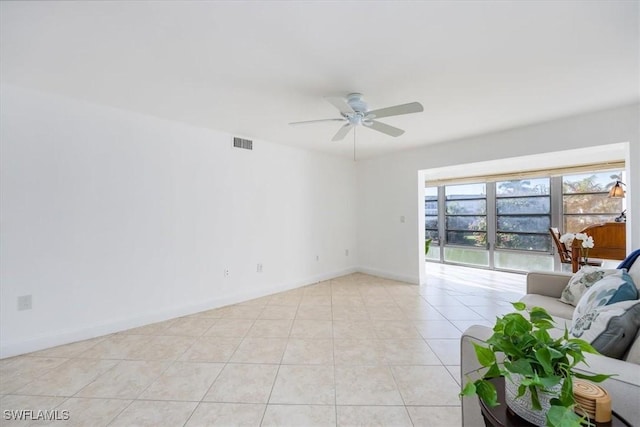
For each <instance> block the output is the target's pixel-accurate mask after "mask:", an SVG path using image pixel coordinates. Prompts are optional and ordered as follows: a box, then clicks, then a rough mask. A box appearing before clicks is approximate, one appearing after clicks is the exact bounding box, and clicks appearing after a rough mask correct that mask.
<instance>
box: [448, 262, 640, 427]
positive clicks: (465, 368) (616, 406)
mask: <svg viewBox="0 0 640 427" xmlns="http://www.w3.org/2000/svg"><path fill="white" fill-rule="evenodd" d="M629 274H630V275H631V276H632V278H633V279H634V282H635V283H636V285H640V262H636V263H634V264H633V266H632V267H631V269H630V270H629ZM569 278H571V274H567V273H547V272H531V273H529V274H528V275H527V295H525V296H524V297H523V298H522V299H521V301H523V302H525V303H526V304H527V305H528V306H530V307H531V306H538V307H544V308H545V309H546V310H547V311H548V312H549V314H551V315H552V316H553V317H554V319H555V320H556V324H557V326H558V330H557V331H556V332H557V333H561V331H563V330H564V325H565V324H566V325H567V327H570V326H571V317H572V314H573V309H574V307H573V306H570V305H568V304H564V303H562V302H560V301H559V300H558V298H559V297H560V294H561V293H562V290H563V289H564V287H565V286H566V284H567V283H568V281H569ZM491 334H492V330H491V328H488V327H485V326H479V325H476V326H471V327H470V328H469V329H467V330H466V331H465V332H464V334H463V336H462V338H461V363H460V365H461V366H460V371H461V379H462V385H464V383H465V382H466V375H467V374H469V373H470V372H473V371H475V370H476V369H478V368H479V367H480V364H479V363H478V361H477V359H476V355H475V351H474V349H473V345H472V343H473V342H477V343H480V342H483V341H484V340H486V339H488V338H489V337H490V336H491ZM586 361H587V363H588V366H587V365H584V364H580V365H578V366H579V369H577V370H578V371H581V372H584V373H604V374H616V376H615V377H612V378H610V379H608V380H606V381H604V382H603V383H601V384H600V385H601V386H602V387H604V388H605V389H606V390H607V391H608V392H609V394H610V395H611V399H612V406H613V410H614V411H615V412H616V413H618V414H619V415H621V416H622V417H623V418H624V419H626V420H627V421H628V422H629V423H631V425H633V426H640V366H639V365H640V333H639V334H638V335H636V337H635V341H634V343H633V344H632V346H631V347H630V350H629V351H628V352H627V354H626V356H625V360H618V359H613V358H610V357H606V356H602V355H594V354H587V357H586ZM462 425H463V426H465V427H476V426H478V427H484V425H485V424H484V421H483V418H482V415H481V413H480V405H479V403H478V398H477V397H475V396H473V397H465V398H463V399H462Z"/></svg>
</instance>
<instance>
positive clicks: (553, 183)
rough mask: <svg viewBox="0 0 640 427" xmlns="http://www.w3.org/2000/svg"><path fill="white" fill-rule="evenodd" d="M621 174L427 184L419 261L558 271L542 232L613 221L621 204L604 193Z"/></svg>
mask: <svg viewBox="0 0 640 427" xmlns="http://www.w3.org/2000/svg"><path fill="white" fill-rule="evenodd" d="M623 169H624V164H623V163H617V164H615V165H612V164H607V165H586V166H576V167H572V168H558V169H554V170H550V171H532V172H531V176H527V175H524V174H522V173H518V174H515V173H514V174H510V175H493V176H489V177H473V178H470V180H473V182H476V183H464V182H461V181H458V180H452V181H440V183H437V182H434V181H430V186H429V187H426V188H425V236H426V238H427V239H429V238H431V239H433V241H432V244H431V249H430V250H429V253H428V254H427V255H426V257H425V258H426V259H428V260H432V261H438V260H440V261H442V262H448V263H459V264H467V265H475V266H483V267H488V268H495V269H503V270H512V271H513V270H516V271H527V270H547V271H548V270H554V268H555V269H559V268H560V265H559V263H558V262H557V260H556V257H555V256H554V253H553V244H552V243H553V242H552V241H551V236H550V235H549V228H550V227H558V228H559V229H560V230H561V232H563V233H567V232H573V233H575V232H578V231H580V230H583V229H584V228H585V227H588V226H590V225H593V224H599V223H602V222H610V221H614V220H615V219H616V218H617V217H618V216H619V215H620V213H621V212H622V211H623V210H624V208H625V204H624V203H625V199H614V198H609V197H608V195H609V194H608V193H609V190H610V189H611V187H612V186H613V185H615V182H616V181H622V182H624V181H625V176H624V172H623V171H622V170H623ZM482 180H485V181H484V182H483V181H482ZM437 184H439V186H434V185H437ZM440 238H442V241H439V240H440ZM556 264H557V265H556Z"/></svg>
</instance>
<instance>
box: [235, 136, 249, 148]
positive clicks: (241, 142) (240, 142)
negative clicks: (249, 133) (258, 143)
mask: <svg viewBox="0 0 640 427" xmlns="http://www.w3.org/2000/svg"><path fill="white" fill-rule="evenodd" d="M233 146H234V147H236V148H244V149H245V150H253V141H251V140H250V139H243V138H238V137H237V136H234V137H233Z"/></svg>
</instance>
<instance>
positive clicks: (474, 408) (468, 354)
mask: <svg viewBox="0 0 640 427" xmlns="http://www.w3.org/2000/svg"><path fill="white" fill-rule="evenodd" d="M492 334H493V330H492V329H491V328H488V327H486V326H480V325H474V326H471V327H469V328H468V329H467V330H466V331H464V333H463V334H462V337H461V338H460V384H461V386H462V387H464V385H465V383H466V382H467V375H469V376H470V378H472V379H476V378H478V375H477V374H475V371H477V369H479V368H480V367H481V365H480V363H478V359H477V358H476V352H475V350H474V348H473V343H474V342H475V343H476V344H482V343H483V342H484V341H486V340H487V339H488V338H489V337H490V336H491V335H492ZM461 404H462V425H463V427H484V426H485V423H484V420H483V418H482V413H481V412H480V403H479V401H478V396H475V395H474V396H464V397H463V398H462V402H461Z"/></svg>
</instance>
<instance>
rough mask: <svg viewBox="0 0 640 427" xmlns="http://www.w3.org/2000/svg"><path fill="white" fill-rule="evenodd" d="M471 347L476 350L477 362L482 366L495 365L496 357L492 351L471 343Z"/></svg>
mask: <svg viewBox="0 0 640 427" xmlns="http://www.w3.org/2000/svg"><path fill="white" fill-rule="evenodd" d="M473 347H474V348H475V350H476V357H477V358H478V362H480V364H481V365H482V366H491V365H493V364H494V363H496V355H495V354H493V351H491V350H490V349H488V348H486V347H482V346H481V345H478V344H476V343H473Z"/></svg>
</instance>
